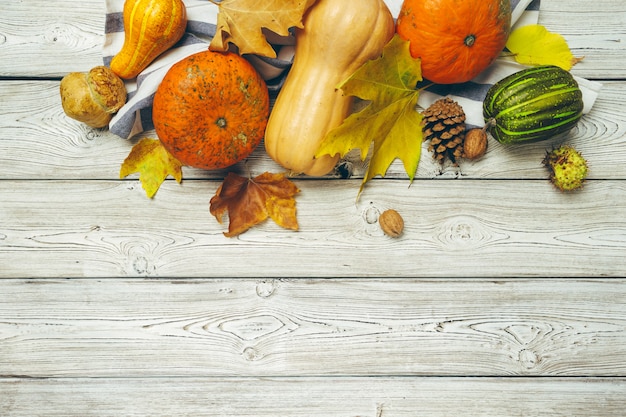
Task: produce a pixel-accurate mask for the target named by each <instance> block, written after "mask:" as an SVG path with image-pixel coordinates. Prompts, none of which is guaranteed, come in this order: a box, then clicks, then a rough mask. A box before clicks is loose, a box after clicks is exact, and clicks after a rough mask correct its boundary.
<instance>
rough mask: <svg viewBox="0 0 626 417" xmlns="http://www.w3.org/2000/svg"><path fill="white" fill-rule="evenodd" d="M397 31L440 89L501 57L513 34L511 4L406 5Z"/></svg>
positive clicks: (454, 1)
mask: <svg viewBox="0 0 626 417" xmlns="http://www.w3.org/2000/svg"><path fill="white" fill-rule="evenodd" d="M396 31H397V32H398V34H399V35H400V36H401V37H402V38H403V39H406V40H408V41H409V42H410V51H411V55H412V56H413V57H414V58H420V59H421V61H422V75H423V77H424V78H426V79H428V80H430V81H432V82H435V83H439V84H454V83H462V82H466V81H469V80H471V79H472V78H474V77H476V76H477V75H478V74H480V73H481V72H482V71H483V70H484V69H485V68H487V67H488V66H489V65H490V64H491V63H492V62H493V61H494V60H495V59H496V58H497V57H498V55H499V54H500V52H501V51H502V49H503V48H504V45H505V44H506V41H507V39H508V37H509V33H510V31H511V4H510V0H404V3H403V4H402V8H401V10H400V14H399V16H398V20H397V23H396Z"/></svg>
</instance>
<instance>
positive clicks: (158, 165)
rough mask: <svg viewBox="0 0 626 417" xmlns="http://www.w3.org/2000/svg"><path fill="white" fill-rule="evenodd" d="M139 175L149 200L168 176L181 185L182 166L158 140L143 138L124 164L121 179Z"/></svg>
mask: <svg viewBox="0 0 626 417" xmlns="http://www.w3.org/2000/svg"><path fill="white" fill-rule="evenodd" d="M136 172H138V173H139V181H141V186H142V187H143V189H144V190H145V191H146V195H147V196H148V197H149V198H152V197H154V195H155V194H156V192H157V191H158V190H159V187H160V186H161V184H162V183H163V181H164V180H165V178H166V177H167V176H168V175H171V176H172V177H174V179H175V180H176V181H177V182H178V183H180V182H181V181H182V179H183V171H182V164H181V163H180V162H179V161H178V160H177V159H176V158H174V157H173V156H172V155H171V154H170V153H169V152H168V151H167V149H165V148H164V147H163V145H162V144H161V141H160V140H158V139H149V138H143V139H141V140H140V141H139V142H137V143H136V144H135V146H133V148H132V149H131V151H130V153H129V154H128V156H127V157H126V159H125V160H124V162H123V163H122V167H121V169H120V178H125V177H127V176H128V175H130V174H133V173H136Z"/></svg>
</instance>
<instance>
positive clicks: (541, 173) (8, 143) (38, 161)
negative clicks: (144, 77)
mask: <svg viewBox="0 0 626 417" xmlns="http://www.w3.org/2000/svg"><path fill="white" fill-rule="evenodd" d="M625 94H626V82H611V83H606V84H604V88H603V90H602V91H601V94H600V97H599V98H598V100H597V102H596V104H595V106H594V108H593V109H592V112H591V113H590V114H588V115H586V116H585V117H584V118H583V119H582V120H581V121H580V122H579V124H578V125H577V127H576V128H575V129H574V130H573V131H571V133H570V134H569V135H568V136H567V137H565V138H555V139H553V140H549V141H545V142H539V143H533V144H524V145H512V146H503V145H500V144H499V143H497V142H496V141H495V140H491V141H490V144H489V150H488V152H487V154H486V155H485V156H484V157H483V158H482V159H480V160H478V161H475V162H472V161H467V160H463V161H461V164H460V167H453V166H452V165H451V164H446V165H445V166H444V167H443V168H442V167H441V166H440V165H439V164H437V163H435V162H433V160H432V157H431V154H430V153H429V152H428V151H427V145H426V144H424V146H423V149H422V157H421V160H420V165H419V169H418V171H417V175H416V176H417V178H442V179H450V178H457V177H463V178H535V179H538V178H545V177H546V176H547V173H546V170H545V168H544V167H543V166H542V165H541V161H542V159H543V157H544V156H545V152H546V151H547V150H549V149H551V148H552V147H554V146H556V145H558V144H560V143H561V142H564V141H566V142H568V143H569V144H571V145H574V146H575V147H576V148H577V149H579V150H580V151H581V152H582V153H583V154H584V155H585V157H586V158H587V159H588V160H589V163H590V165H591V171H590V178H612V179H618V178H622V179H624V178H626V165H625V164H624V163H623V161H624V160H626V115H625V114H624V111H623V109H622V107H623V97H624V95H625ZM143 136H146V137H154V138H155V137H156V135H155V134H154V131H151V132H146V133H145V135H143ZM134 143H135V141H132V142H130V141H126V140H124V139H121V138H119V137H117V136H115V135H112V134H110V133H108V132H107V131H106V130H103V129H91V128H88V127H87V126H86V125H84V124H82V123H79V122H76V121H74V120H72V119H69V118H68V117H67V116H65V114H64V113H63V110H62V108H61V102H60V97H59V90H58V82H56V81H42V82H33V81H3V82H1V83H0V179H7V178H13V179H16V178H18V179H19V178H48V179H53V178H54V179H102V178H110V179H116V178H118V177H119V170H120V166H121V164H122V162H123V161H124V159H125V158H126V156H128V153H129V152H130V150H131V147H132V145H133V144H134ZM352 162H353V164H352V165H353V167H354V169H353V174H354V177H357V178H359V177H362V176H363V174H364V168H365V165H364V164H361V163H360V161H359V159H358V157H357V158H356V159H354V158H353V159H352ZM229 170H235V171H236V172H240V173H245V172H250V173H252V174H258V173H261V172H264V171H271V172H280V171H282V170H283V168H281V167H280V166H279V165H277V164H276V163H274V162H273V161H271V160H270V158H269V157H268V156H267V155H266V153H265V150H264V148H263V145H262V144H261V145H260V146H259V148H258V149H257V151H256V152H255V153H254V154H253V155H252V156H251V158H250V159H249V160H248V161H247V162H246V163H240V164H238V165H237V166H235V167H233V168H230V169H229ZM225 171H226V170H221V171H202V170H194V169H185V170H184V173H183V176H184V177H185V178H188V179H190V178H223V177H224V174H225ZM387 177H388V178H401V179H406V178H407V174H406V172H405V171H404V168H403V166H402V164H401V163H400V162H399V161H397V162H396V163H394V164H393V165H392V167H391V168H390V170H389V171H388V173H387Z"/></svg>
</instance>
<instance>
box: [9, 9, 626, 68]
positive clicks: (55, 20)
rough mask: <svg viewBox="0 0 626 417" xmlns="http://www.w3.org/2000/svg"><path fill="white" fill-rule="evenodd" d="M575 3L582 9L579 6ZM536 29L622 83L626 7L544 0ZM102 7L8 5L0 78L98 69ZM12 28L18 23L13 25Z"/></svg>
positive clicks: (580, 65)
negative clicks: (563, 40)
mask: <svg viewBox="0 0 626 417" xmlns="http://www.w3.org/2000/svg"><path fill="white" fill-rule="evenodd" d="M578 3H583V4H582V5H579V4H578ZM541 10H542V11H541V13H540V21H539V23H541V24H543V25H545V26H546V27H547V28H548V29H550V30H552V31H556V32H558V33H560V34H562V35H564V36H565V38H566V40H567V41H568V42H569V44H570V47H571V48H572V50H573V53H574V54H575V55H576V56H585V57H586V59H585V60H584V61H583V62H582V63H581V64H579V66H577V67H576V68H575V71H574V72H575V73H576V74H577V75H580V76H583V77H592V78H601V79H611V78H614V79H621V78H623V69H624V67H623V65H621V63H622V59H623V56H624V52H625V51H626V45H625V38H626V25H624V23H625V22H624V14H625V13H626V6H625V5H624V2H623V1H622V0H596V1H593V2H576V3H575V7H574V6H573V4H572V2H571V0H543V1H542V3H541ZM104 11H105V8H104V1H103V0H83V1H81V2H80V4H77V2H75V1H72V0H56V1H55V2H54V6H51V5H50V2H49V1H45V0H28V1H27V2H24V1H16V0H8V1H5V2H4V3H3V5H2V16H1V17H0V22H2V24H0V40H1V41H2V42H1V43H0V51H2V57H3V62H2V66H0V76H33V77H41V76H49V77H59V78H60V77H62V76H63V75H65V73H67V72H70V71H87V70H88V69H89V68H91V67H93V66H95V65H100V64H101V63H102V54H101V52H102V43H103V42H104V33H103V32H104ZM16 22H17V23H16Z"/></svg>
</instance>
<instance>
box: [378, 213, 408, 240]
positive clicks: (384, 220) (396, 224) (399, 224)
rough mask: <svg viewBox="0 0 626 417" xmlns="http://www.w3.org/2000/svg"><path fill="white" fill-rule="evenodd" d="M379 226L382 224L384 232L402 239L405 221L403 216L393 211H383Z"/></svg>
mask: <svg viewBox="0 0 626 417" xmlns="http://www.w3.org/2000/svg"><path fill="white" fill-rule="evenodd" d="M378 224H380V228H381V229H382V230H383V232H385V234H386V235H387V236H390V237H400V235H401V234H402V232H403V230H404V220H403V219H402V216H400V213H398V212H397V211H396V210H393V209H389V210H385V211H383V213H382V214H381V215H380V217H379V218H378Z"/></svg>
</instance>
